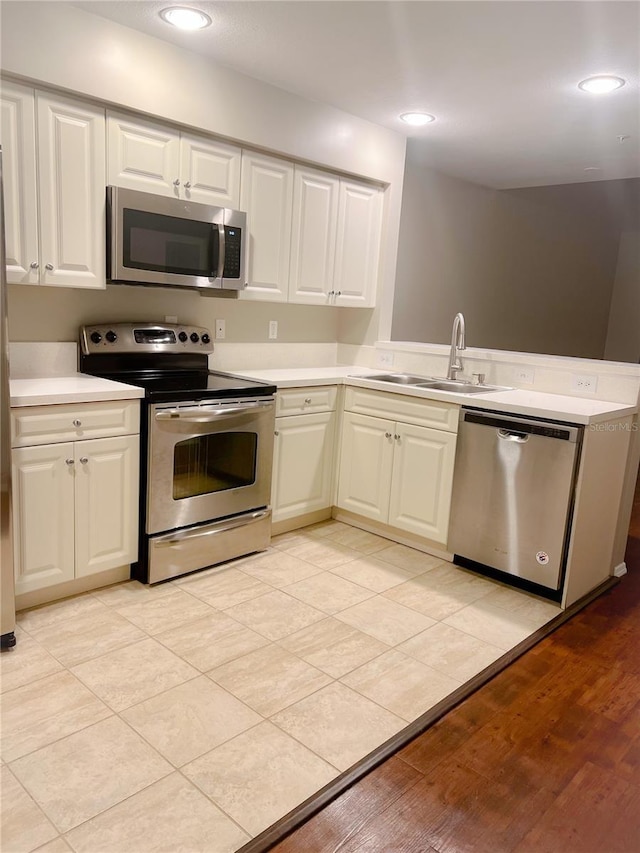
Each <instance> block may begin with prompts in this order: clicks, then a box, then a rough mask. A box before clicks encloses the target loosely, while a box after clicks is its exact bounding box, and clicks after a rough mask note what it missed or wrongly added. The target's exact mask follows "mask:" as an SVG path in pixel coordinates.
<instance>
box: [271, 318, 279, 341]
mask: <svg viewBox="0 0 640 853" xmlns="http://www.w3.org/2000/svg"><path fill="white" fill-rule="evenodd" d="M277 337H278V321H277V320H269V340H270V341H275V340H276V338H277Z"/></svg>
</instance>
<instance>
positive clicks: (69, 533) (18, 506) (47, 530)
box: [12, 443, 75, 595]
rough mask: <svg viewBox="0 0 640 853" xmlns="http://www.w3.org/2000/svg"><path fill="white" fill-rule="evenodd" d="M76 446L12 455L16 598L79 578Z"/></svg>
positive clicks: (54, 446)
mask: <svg viewBox="0 0 640 853" xmlns="http://www.w3.org/2000/svg"><path fill="white" fill-rule="evenodd" d="M74 467H75V465H74V455H73V444H72V443H67V444H51V445H44V446H42V447H21V448H18V449H16V450H14V451H13V466H12V468H13V470H12V480H13V530H14V534H13V540H14V551H15V553H14V566H15V577H16V594H17V595H20V594H22V593H24V592H31V591H33V590H35V589H41V588H42V587H46V586H52V585H53V584H58V583H63V582H64V581H69V580H73V578H74V542H73V535H74V534H73V532H74V498H73V496H74Z"/></svg>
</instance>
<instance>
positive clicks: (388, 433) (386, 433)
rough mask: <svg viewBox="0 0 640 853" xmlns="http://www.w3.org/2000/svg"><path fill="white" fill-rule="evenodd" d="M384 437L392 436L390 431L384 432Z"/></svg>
mask: <svg viewBox="0 0 640 853" xmlns="http://www.w3.org/2000/svg"><path fill="white" fill-rule="evenodd" d="M384 437H385V438H391V437H392V436H391V433H390V432H385V434H384Z"/></svg>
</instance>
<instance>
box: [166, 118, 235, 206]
mask: <svg viewBox="0 0 640 853" xmlns="http://www.w3.org/2000/svg"><path fill="white" fill-rule="evenodd" d="M241 153H242V152H241V150H240V148H234V147H233V146H232V145H225V144H224V143H222V142H212V141H211V140H209V139H204V138H201V137H198V136H185V135H184V134H183V135H182V136H181V137H180V180H181V190H182V194H183V196H184V198H186V199H190V200H191V201H198V202H201V203H202V204H214V205H220V207H230V208H233V209H234V210H237V209H238V208H239V207H240V159H241Z"/></svg>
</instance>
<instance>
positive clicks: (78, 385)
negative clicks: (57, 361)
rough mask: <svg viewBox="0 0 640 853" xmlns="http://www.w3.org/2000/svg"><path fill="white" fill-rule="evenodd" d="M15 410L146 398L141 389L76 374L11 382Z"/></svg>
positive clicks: (13, 380)
mask: <svg viewBox="0 0 640 853" xmlns="http://www.w3.org/2000/svg"><path fill="white" fill-rule="evenodd" d="M9 393H10V397H11V405H12V406H49V405H54V404H56V403H95V402H98V401H100V400H134V399H138V398H139V397H144V391H143V390H142V388H137V387H136V386H135V385H125V383H124V382H112V381H111V380H110V379H101V378H100V377H98V376H87V375H85V374H84V373H75V374H73V375H71V376H43V377H41V378H34V379H11V380H10V382H9Z"/></svg>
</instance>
